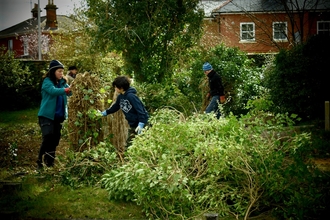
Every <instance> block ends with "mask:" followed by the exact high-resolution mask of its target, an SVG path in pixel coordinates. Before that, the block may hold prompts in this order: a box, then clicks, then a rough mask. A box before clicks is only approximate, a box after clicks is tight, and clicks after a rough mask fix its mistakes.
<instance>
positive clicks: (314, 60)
mask: <svg viewBox="0 0 330 220" xmlns="http://www.w3.org/2000/svg"><path fill="white" fill-rule="evenodd" d="M329 50H330V38H329V37H325V36H315V37H312V38H311V39H310V40H309V41H308V42H307V43H306V44H303V45H298V46H296V47H294V48H293V49H292V50H289V51H286V50H282V51H281V52H280V53H279V54H278V55H277V56H276V58H275V61H274V66H273V67H272V68H270V70H269V71H267V72H266V74H265V81H264V82H265V86H266V87H267V88H268V89H269V95H270V97H269V98H270V100H271V101H272V102H273V103H274V106H275V107H276V108H274V111H275V112H277V113H285V112H289V113H295V114H298V115H299V116H300V117H301V118H302V119H303V120H311V119H321V118H324V101H329V100H330V95H329V94H330V93H329V91H328V85H327V84H328V80H327V78H328V64H329V62H330V55H329V53H328V51H329Z"/></svg>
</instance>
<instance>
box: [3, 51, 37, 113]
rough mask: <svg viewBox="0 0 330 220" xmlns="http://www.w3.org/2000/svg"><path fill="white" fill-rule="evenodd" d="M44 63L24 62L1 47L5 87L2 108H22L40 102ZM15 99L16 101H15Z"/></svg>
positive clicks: (33, 105)
mask: <svg viewBox="0 0 330 220" xmlns="http://www.w3.org/2000/svg"><path fill="white" fill-rule="evenodd" d="M39 66H41V67H40V68H41V69H42V63H33V62H31V63H28V62H24V63H23V62H22V61H19V60H17V59H15V58H14V54H13V53H10V52H7V53H4V49H3V48H0V75H1V77H2V80H1V82H0V86H1V88H2V89H3V93H2V97H3V100H2V102H3V103H4V104H2V105H0V110H22V109H26V108H31V107H35V106H36V105H38V104H39V103H40V90H39V88H40V81H41V76H42V74H40V70H41V69H39V68H38V67H39ZM13 100H15V101H13Z"/></svg>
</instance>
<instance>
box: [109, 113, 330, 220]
mask: <svg viewBox="0 0 330 220" xmlns="http://www.w3.org/2000/svg"><path fill="white" fill-rule="evenodd" d="M265 116H267V117H268V116H269V115H268V114H266V115H265ZM267 117H264V115H262V114H259V115H258V117H255V115H251V116H249V115H247V116H244V117H242V118H240V119H237V118H236V117H234V116H229V117H228V118H226V119H221V120H214V118H213V116H210V115H194V116H191V117H189V118H185V117H184V116H183V115H182V114H180V113H178V112H176V111H171V110H166V109H164V110H160V111H159V112H157V114H155V115H154V117H153V118H152V120H151V121H152V124H153V127H152V128H151V129H149V130H148V131H146V132H145V133H144V134H143V135H142V136H139V137H138V138H136V139H135V141H134V144H133V146H132V147H131V148H130V149H129V150H128V152H127V155H126V159H127V162H126V163H125V164H123V165H122V166H120V167H118V168H116V169H113V170H111V171H110V172H109V173H107V174H105V175H104V177H103V183H104V184H105V188H106V189H107V190H108V191H109V195H110V198H112V199H124V200H126V201H135V202H136V203H137V204H139V205H141V206H142V207H143V210H144V211H145V212H146V214H147V216H148V217H149V218H151V219H154V218H156V219H192V218H194V217H198V216H202V215H203V213H205V212H217V213H219V215H220V216H222V217H223V216H228V215H234V216H236V217H239V218H243V217H244V219H247V218H248V217H249V216H255V215H259V214H261V213H263V212H265V211H267V210H271V211H272V213H273V214H274V215H276V216H278V217H279V218H293V219H306V218H309V217H315V216H322V214H324V210H323V207H325V206H328V205H327V203H326V201H327V199H329V195H328V190H329V185H328V184H327V181H328V180H329V176H328V175H329V174H325V173H321V172H320V171H319V170H318V169H317V168H316V167H315V166H314V164H313V162H312V161H311V160H309V159H310V156H311V155H312V152H313V150H314V147H315V146H313V145H311V136H310V135H311V134H310V133H308V132H302V133H297V132H296V131H295V130H294V128H293V127H292V125H293V119H294V118H291V117H288V115H276V116H274V117H272V119H268V121H266V122H265V121H264V120H266V119H267ZM293 117H294V116H293ZM123 183H125V184H123ZM323 196H325V197H323ZM323 199H324V200H323ZM278 207H281V209H278Z"/></svg>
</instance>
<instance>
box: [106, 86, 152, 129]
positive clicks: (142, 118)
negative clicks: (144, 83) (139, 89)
mask: <svg viewBox="0 0 330 220" xmlns="http://www.w3.org/2000/svg"><path fill="white" fill-rule="evenodd" d="M119 109H121V110H122V111H123V113H124V115H125V118H126V120H127V121H128V124H129V125H130V127H137V126H138V124H139V122H142V123H144V124H147V122H148V119H149V115H148V112H147V110H146V109H145V107H144V105H143V103H142V102H141V100H140V99H139V97H137V95H136V89H135V88H133V87H129V88H128V89H127V90H126V92H125V93H124V94H123V95H122V94H119V95H118V97H117V100H116V102H115V103H114V104H113V105H111V106H110V108H109V109H107V110H106V111H107V114H112V113H115V112H116V111H118V110H119Z"/></svg>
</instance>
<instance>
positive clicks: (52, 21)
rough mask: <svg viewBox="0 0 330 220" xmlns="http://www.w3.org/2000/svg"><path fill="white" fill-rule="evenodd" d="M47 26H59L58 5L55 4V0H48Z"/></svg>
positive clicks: (52, 27)
mask: <svg viewBox="0 0 330 220" xmlns="http://www.w3.org/2000/svg"><path fill="white" fill-rule="evenodd" d="M45 9H46V17H47V21H46V28H51V29H54V28H57V17H56V9H58V8H57V7H56V5H54V0H48V5H46V8H45Z"/></svg>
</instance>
